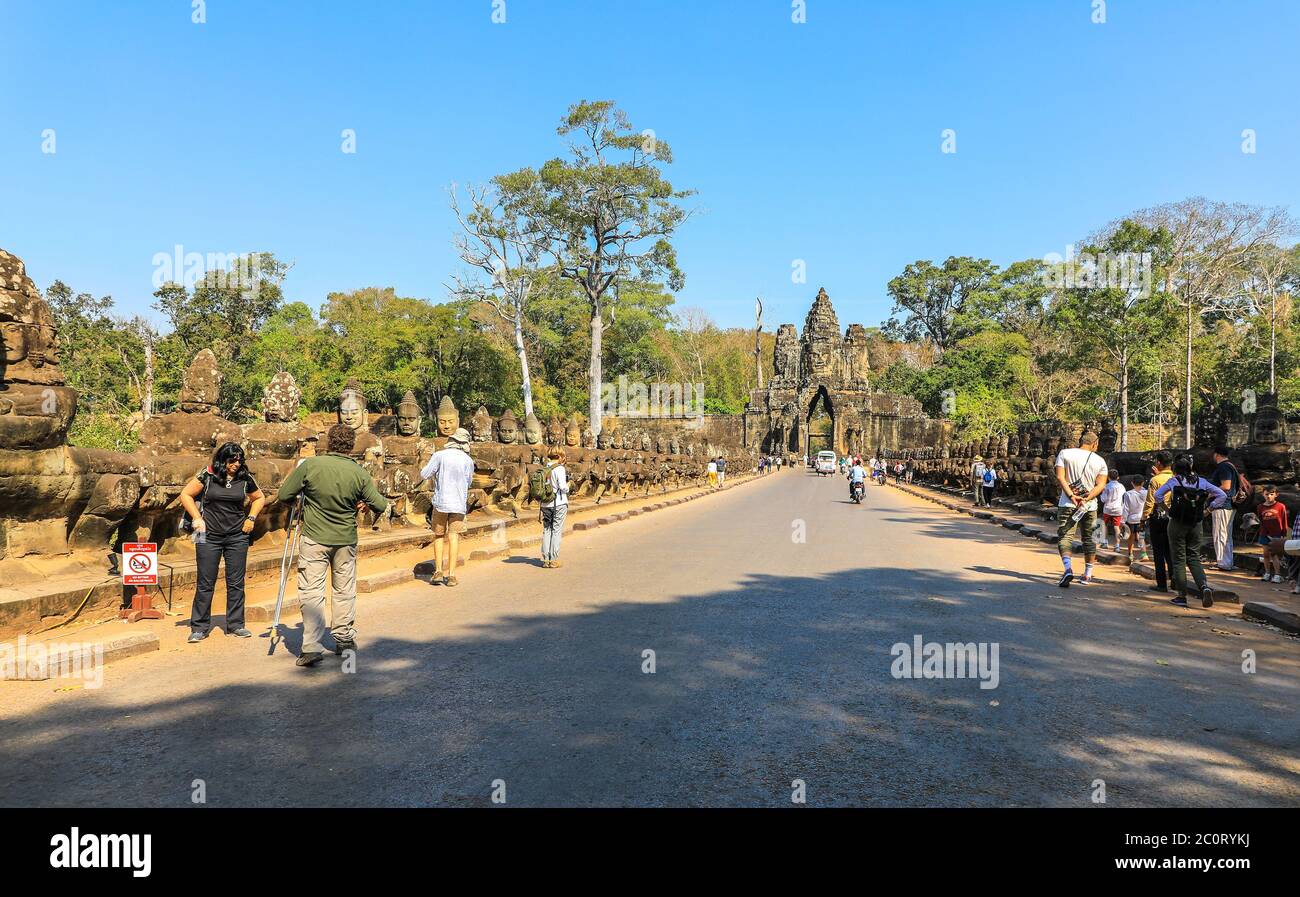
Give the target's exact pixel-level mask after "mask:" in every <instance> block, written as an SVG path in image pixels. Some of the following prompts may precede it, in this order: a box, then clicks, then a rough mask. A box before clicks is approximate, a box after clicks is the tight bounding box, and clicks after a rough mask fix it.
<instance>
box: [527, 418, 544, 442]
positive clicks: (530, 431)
mask: <svg viewBox="0 0 1300 897" xmlns="http://www.w3.org/2000/svg"><path fill="white" fill-rule="evenodd" d="M524 442H525V443H527V444H528V445H541V444H542V424H541V422H540V421H539V420H538V419H537V416H536V415H534V414H530V415H528V416H527V417H525V418H524Z"/></svg>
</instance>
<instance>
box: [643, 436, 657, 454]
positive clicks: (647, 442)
mask: <svg viewBox="0 0 1300 897" xmlns="http://www.w3.org/2000/svg"><path fill="white" fill-rule="evenodd" d="M653 448H654V440H653V439H651V437H650V434H649V433H646V432H644V431H642V433H641V451H643V452H648V451H651V450H652V449H653Z"/></svg>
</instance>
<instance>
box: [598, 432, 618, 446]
mask: <svg viewBox="0 0 1300 897" xmlns="http://www.w3.org/2000/svg"><path fill="white" fill-rule="evenodd" d="M613 445H614V443H613V438H612V437H611V436H610V435H609V431H608V430H601V431H600V435H599V436H597V437H596V447H597V448H602V449H608V448H612V447H613Z"/></svg>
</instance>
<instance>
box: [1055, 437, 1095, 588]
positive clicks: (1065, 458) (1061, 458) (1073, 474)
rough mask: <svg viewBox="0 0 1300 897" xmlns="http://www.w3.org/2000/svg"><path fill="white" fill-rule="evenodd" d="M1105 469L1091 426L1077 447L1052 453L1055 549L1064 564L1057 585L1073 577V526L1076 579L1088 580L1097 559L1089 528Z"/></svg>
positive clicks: (1066, 585) (1063, 586)
mask: <svg viewBox="0 0 1300 897" xmlns="http://www.w3.org/2000/svg"><path fill="white" fill-rule="evenodd" d="M1107 473H1108V472H1107V469H1106V461H1105V459H1104V458H1102V457H1101V455H1098V454H1097V434H1096V433H1093V432H1092V431H1091V430H1089V431H1086V432H1085V433H1084V434H1083V436H1082V437H1080V439H1079V447H1078V448H1068V449H1062V450H1061V453H1060V454H1059V455H1057V456H1056V482H1057V483H1058V484H1059V485H1060V487H1061V497H1060V499H1059V500H1058V501H1057V503H1056V520H1057V528H1056V550H1057V551H1058V552H1059V553H1060V555H1061V566H1062V567H1064V572H1062V573H1061V579H1060V581H1059V582H1058V583H1057V585H1058V586H1060V587H1061V588H1063V589H1068V588H1069V587H1070V582H1071V581H1072V580H1073V579H1074V566H1073V564H1072V562H1071V559H1070V551H1071V547H1072V545H1073V543H1074V531H1075V529H1076V528H1077V529H1078V530H1079V536H1080V538H1081V539H1082V541H1083V562H1084V568H1083V579H1082V580H1080V581H1081V582H1084V583H1090V582H1092V565H1093V562H1094V561H1096V559H1097V544H1096V543H1095V542H1094V541H1093V538H1092V530H1093V527H1094V526H1095V525H1096V523H1097V496H1098V495H1100V494H1101V491H1102V490H1103V489H1105V488H1106V481H1107V479H1108V476H1107Z"/></svg>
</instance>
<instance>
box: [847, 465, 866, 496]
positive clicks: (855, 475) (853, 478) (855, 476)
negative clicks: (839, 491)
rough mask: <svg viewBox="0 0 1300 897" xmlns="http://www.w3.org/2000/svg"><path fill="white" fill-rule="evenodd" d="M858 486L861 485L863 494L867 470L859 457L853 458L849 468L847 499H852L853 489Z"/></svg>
mask: <svg viewBox="0 0 1300 897" xmlns="http://www.w3.org/2000/svg"><path fill="white" fill-rule="evenodd" d="M859 486H861V487H862V490H863V493H864V494H865V493H866V488H867V470H866V468H865V467H863V466H862V459H861V458H854V459H853V466H852V467H850V468H849V500H850V501H852V500H853V497H854V493H853V490H855V489H857V488H858V487H859Z"/></svg>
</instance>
